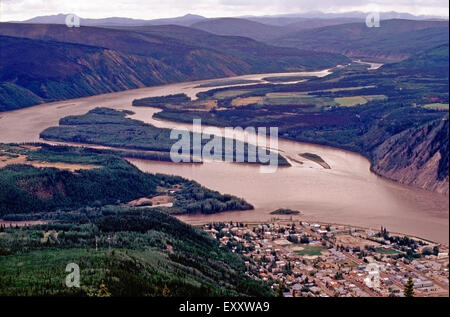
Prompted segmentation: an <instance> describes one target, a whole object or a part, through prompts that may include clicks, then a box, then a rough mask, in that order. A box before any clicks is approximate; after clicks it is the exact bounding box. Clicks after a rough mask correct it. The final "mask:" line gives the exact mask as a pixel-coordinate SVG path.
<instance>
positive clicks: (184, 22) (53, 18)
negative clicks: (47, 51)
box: [11, 11, 448, 26]
mask: <svg viewBox="0 0 450 317" xmlns="http://www.w3.org/2000/svg"><path fill="white" fill-rule="evenodd" d="M367 14H368V13H367V12H361V11H352V12H344V13H324V12H320V11H311V12H306V13H297V14H280V15H270V16H241V17H235V18H239V19H246V20H250V21H254V22H259V23H263V24H269V25H276V26H286V25H288V24H292V23H298V22H312V21H311V20H336V19H337V20H341V21H343V22H344V23H345V22H352V21H353V22H354V21H355V20H365V19H366V17H367ZM66 16H67V14H62V13H60V14H56V15H48V16H38V17H34V18H31V19H28V20H24V21H11V22H21V23H42V24H65V19H66ZM224 18H225V17H224ZM380 18H381V19H382V20H391V19H407V20H448V17H444V16H433V15H413V14H410V13H402V12H395V11H390V12H380ZM216 19H217V18H206V17H203V16H200V15H195V14H186V15H184V16H181V17H174V18H165V19H149V20H145V19H132V18H123V17H109V18H100V19H85V18H80V21H81V24H82V25H85V26H144V25H167V24H173V25H181V26H191V25H193V24H194V23H197V22H201V21H208V20H216ZM346 20H347V21H346Z"/></svg>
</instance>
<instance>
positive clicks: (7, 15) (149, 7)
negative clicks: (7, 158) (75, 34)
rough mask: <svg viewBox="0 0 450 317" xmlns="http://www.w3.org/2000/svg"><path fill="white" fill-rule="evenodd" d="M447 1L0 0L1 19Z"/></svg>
mask: <svg viewBox="0 0 450 317" xmlns="http://www.w3.org/2000/svg"><path fill="white" fill-rule="evenodd" d="M448 7H449V2H448V0H373V1H364V0H315V1H311V0H140V1H139V0H0V10H1V11H0V21H12V20H25V19H29V18H32V17H35V16H40V15H52V14H57V13H74V14H76V15H78V16H80V17H83V18H104V17H113V16H114V17H130V18H137V19H154V18H167V17H175V16H181V15H185V14H187V13H192V14H200V15H203V16H206V17H223V16H242V15H274V14H284V13H301V12H307V11H315V10H320V11H323V12H345V11H354V10H359V11H364V12H372V11H381V12H382V11H398V12H408V13H412V14H415V15H421V14H426V15H438V16H446V17H448Z"/></svg>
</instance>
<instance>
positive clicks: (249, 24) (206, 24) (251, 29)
mask: <svg viewBox="0 0 450 317" xmlns="http://www.w3.org/2000/svg"><path fill="white" fill-rule="evenodd" d="M191 27H192V28H195V29H199V30H203V31H206V32H210V33H213V34H218V35H227V36H243V37H249V38H252V39H255V40H258V41H266V40H269V39H273V38H277V37H279V36H281V35H282V34H283V33H284V32H285V28H283V27H280V26H273V25H266V24H263V23H259V22H254V21H250V20H246V19H237V18H220V19H209V20H206V21H200V22H197V23H194V24H192V25H191Z"/></svg>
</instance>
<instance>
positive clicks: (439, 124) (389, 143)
mask: <svg viewBox="0 0 450 317" xmlns="http://www.w3.org/2000/svg"><path fill="white" fill-rule="evenodd" d="M448 133H449V123H448V117H446V118H444V119H442V120H438V121H433V122H430V123H427V124H426V125H423V126H421V127H418V128H412V129H409V130H406V131H404V132H402V133H400V134H397V135H394V136H392V137H391V138H389V139H388V140H386V141H385V142H383V143H382V144H381V145H380V146H378V147H377V148H376V149H375V150H374V152H373V158H372V161H373V166H372V169H373V171H374V172H376V173H378V174H379V175H381V176H384V177H387V178H389V179H392V180H395V181H398V182H400V183H402V184H406V185H412V186H416V187H420V188H423V189H426V190H431V191H435V192H439V193H442V194H448V193H449V176H448V168H449V135H448Z"/></svg>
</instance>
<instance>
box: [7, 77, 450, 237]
mask: <svg viewBox="0 0 450 317" xmlns="http://www.w3.org/2000/svg"><path fill="white" fill-rule="evenodd" d="M327 73H328V71H321V72H309V73H296V74H293V73H291V74H290V75H316V76H324V75H326V74H327ZM279 75H282V74H264V75H247V76H240V77H236V78H233V79H250V80H261V79H262V78H264V77H268V76H279ZM215 81H217V79H213V80H209V81H199V82H189V83H178V84H171V85H165V86H157V87H150V88H142V89H136V90H128V91H124V92H118V93H110V94H104V95H98V96H92V97H86V98H79V99H72V100H66V101H61V102H54V103H48V104H43V105H39V106H35V107H31V108H26V109H21V110H16V111H10V112H4V113H0V142H2V143H7V142H36V141H40V140H39V132H41V131H42V130H44V129H45V128H47V127H50V126H55V125H57V124H58V121H59V119H60V118H62V117H65V116H68V115H79V114H84V113H86V112H87V111H89V110H91V109H93V108H95V107H109V108H113V109H128V110H133V111H134V112H135V114H134V115H133V116H131V117H133V118H136V119H139V120H142V121H144V122H148V123H151V124H153V125H155V126H158V127H165V128H181V127H185V128H188V129H191V126H190V125H188V124H183V123H176V122H169V121H163V120H155V119H153V114H154V113H155V112H157V111H159V109H155V108H133V107H132V106H131V103H132V101H133V100H134V99H136V98H144V97H151V96H162V95H167V94H175V93H186V94H188V95H189V96H191V97H194V96H195V95H196V94H197V93H198V92H200V91H205V90H208V89H211V88H196V87H197V86H198V85H200V84H203V83H209V82H215ZM239 138H244V135H242V136H239ZM279 151H280V153H281V154H282V155H284V156H285V157H287V158H288V159H290V162H291V164H292V167H285V168H279V169H278V170H277V172H276V173H273V174H262V173H260V169H259V167H258V166H253V165H246V164H236V163H226V162H211V163H204V164H201V165H198V164H196V165H186V164H174V163H167V162H152V161H145V160H137V159H130V160H129V161H130V162H132V163H133V164H134V165H136V166H137V167H138V168H139V169H141V170H143V171H145V172H151V173H156V172H157V173H165V174H173V175H179V176H183V177H185V178H188V179H192V180H195V181H197V182H199V183H201V184H202V185H204V186H206V187H208V188H211V189H214V190H217V191H220V192H221V193H228V194H233V195H236V196H239V197H242V198H244V199H245V200H247V201H248V202H249V203H251V204H253V205H254V206H255V210H252V211H243V212H226V213H221V214H214V215H189V216H181V217H179V218H180V219H181V220H183V221H185V222H188V223H191V224H201V223H205V222H212V221H245V222H261V221H266V220H267V221H268V220H270V219H271V218H273V217H274V216H273V215H271V214H270V212H271V211H274V210H275V209H278V208H291V209H296V210H299V211H301V212H302V214H301V215H300V216H294V217H293V219H305V220H308V221H317V222H325V223H337V224H349V225H355V226H361V227H370V228H374V229H378V228H379V227H381V226H384V227H387V228H388V230H391V231H393V232H401V233H405V234H409V235H415V236H419V237H422V238H426V239H430V240H433V241H438V242H441V243H445V244H447V245H448V242H449V218H448V215H449V209H448V203H449V198H448V196H446V195H441V194H437V193H432V192H427V191H423V190H420V189H416V188H412V187H407V186H403V185H400V184H397V183H394V182H391V181H388V180H385V179H382V178H380V177H378V176H376V175H374V174H373V173H371V172H370V164H369V162H368V160H367V159H365V158H364V157H362V156H360V155H358V154H354V153H351V152H347V151H343V150H338V149H334V148H330V147H323V146H317V145H311V144H305V143H299V142H293V141H287V140H282V139H280V140H279ZM306 152H308V153H314V154H317V155H320V156H321V157H322V158H323V159H324V160H325V161H326V163H328V164H329V165H330V167H331V169H324V168H323V167H322V166H320V165H319V164H317V163H315V162H312V161H308V160H306V159H304V158H302V157H300V156H299V154H300V153H306ZM278 217H280V216H278ZM287 218H290V216H289V217H287Z"/></svg>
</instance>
